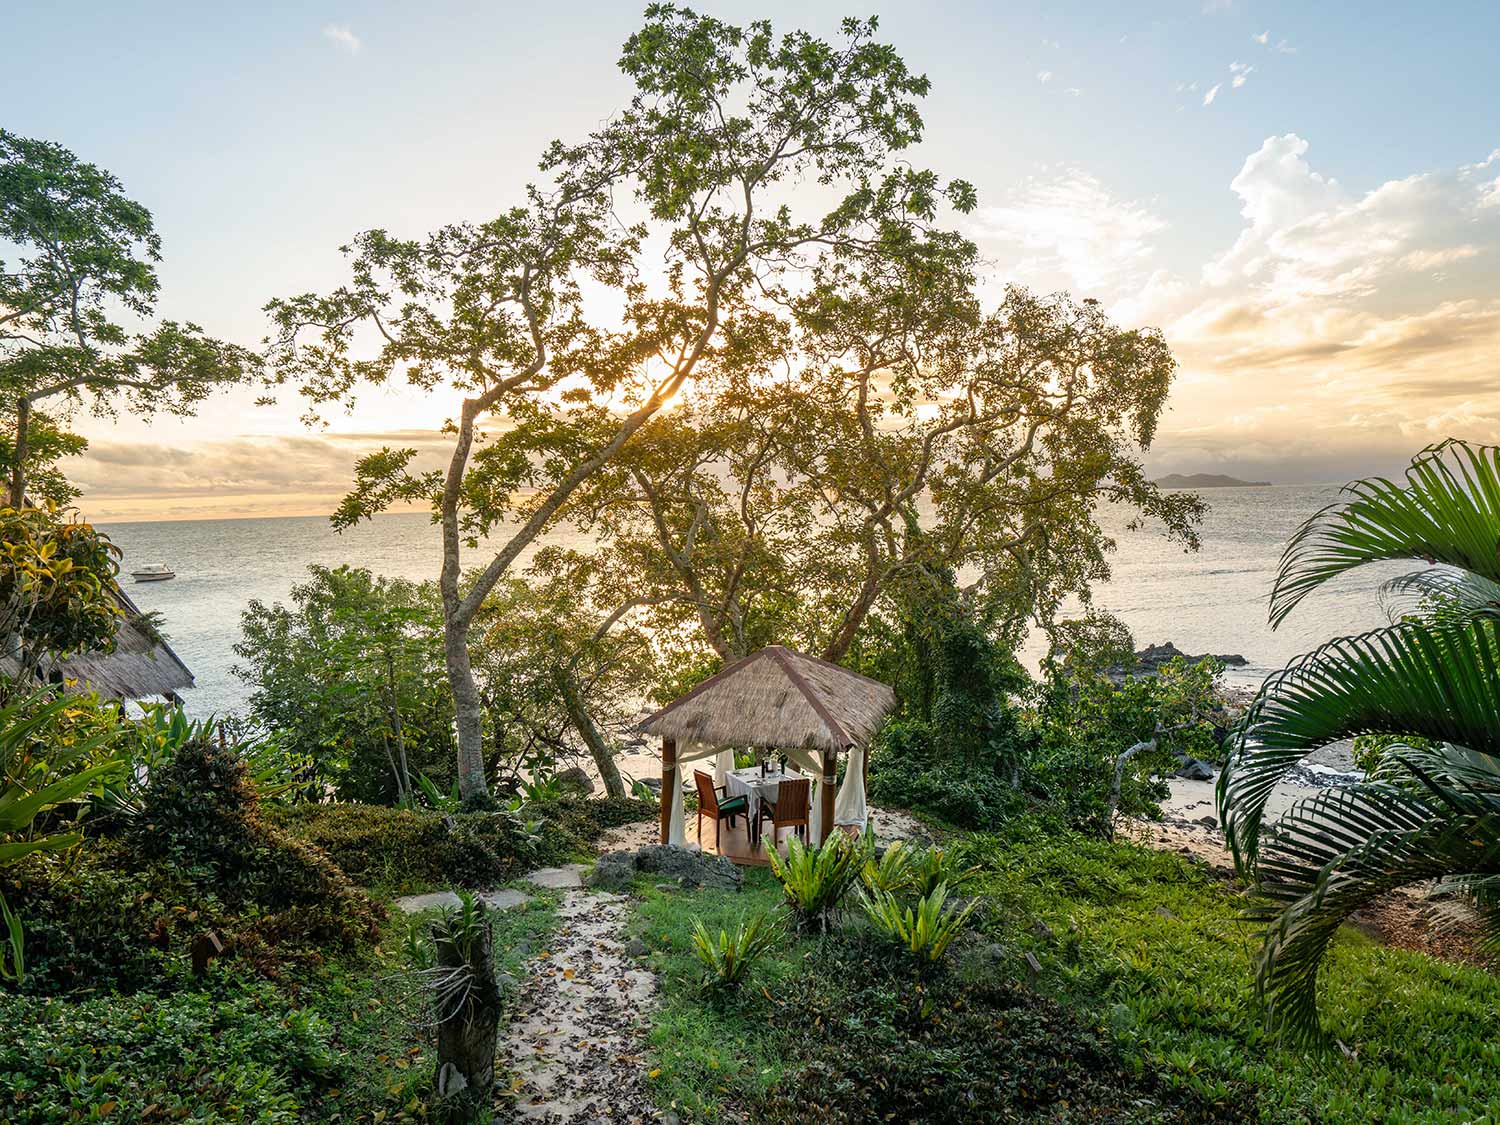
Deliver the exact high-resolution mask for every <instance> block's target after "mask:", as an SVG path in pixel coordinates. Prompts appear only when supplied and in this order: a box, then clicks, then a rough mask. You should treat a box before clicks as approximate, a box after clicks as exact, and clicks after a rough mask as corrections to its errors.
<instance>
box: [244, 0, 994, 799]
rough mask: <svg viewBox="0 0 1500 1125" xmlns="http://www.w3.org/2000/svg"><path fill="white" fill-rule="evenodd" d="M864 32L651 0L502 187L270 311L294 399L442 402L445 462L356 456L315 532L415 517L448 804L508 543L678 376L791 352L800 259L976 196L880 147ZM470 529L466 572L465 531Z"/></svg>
mask: <svg viewBox="0 0 1500 1125" xmlns="http://www.w3.org/2000/svg"><path fill="white" fill-rule="evenodd" d="M875 30H876V27H875V22H874V21H873V20H871V21H860V20H848V21H845V23H844V24H843V27H842V35H841V37H840V40H839V41H838V42H837V43H828V42H824V41H822V40H819V39H816V38H814V37H812V36H809V35H807V34H804V33H801V32H793V33H791V34H788V35H785V36H782V37H779V38H778V37H777V36H776V35H774V34H773V32H772V29H771V27H770V26H769V24H766V23H763V22H762V23H755V24H752V25H750V26H749V27H746V28H740V27H735V26H732V25H730V24H727V23H724V22H722V21H719V20H716V19H712V18H709V17H705V16H699V15H696V14H693V13H691V12H688V11H686V10H682V9H678V8H675V7H672V6H670V5H653V6H652V7H651V8H649V9H648V10H647V14H646V23H645V26H644V27H643V28H642V29H641V30H640V31H639V32H638V33H637V34H635V35H633V36H632V37H631V38H630V40H629V41H628V42H627V43H626V45H625V50H624V54H623V57H622V58H621V60H620V66H621V69H622V70H623V71H624V73H625V74H626V75H627V76H628V77H629V78H630V79H631V80H633V81H634V83H635V86H636V93H635V95H634V97H633V98H632V99H631V100H630V102H629V104H628V105H627V106H626V107H625V108H624V109H623V110H622V111H621V112H619V113H618V114H616V115H615V116H614V117H613V118H611V119H610V120H609V121H608V123H606V124H605V125H604V126H603V127H601V128H600V129H599V130H598V131H597V132H595V133H593V134H592V135H590V136H589V137H587V138H586V139H584V140H583V141H582V142H581V143H578V144H573V145H565V144H562V143H556V144H554V145H553V146H552V147H551V148H550V149H549V150H548V151H547V153H546V155H545V157H544V159H543V161H542V171H543V173H544V175H545V176H546V177H547V182H545V183H544V184H541V185H534V186H531V187H529V188H528V189H527V191H526V193H525V196H524V201H523V202H521V203H519V204H517V205H516V206H514V207H512V208H510V209H508V210H506V211H505V212H503V213H502V214H501V215H499V216H498V217H496V218H494V219H492V220H490V221H488V222H485V223H459V224H455V225H452V226H449V227H445V228H443V229H441V230H439V231H437V232H435V233H433V234H431V235H429V236H428V237H426V238H424V239H415V240H406V239H400V238H397V237H394V236H392V235H390V234H387V233H386V232H384V231H378V230H377V231H367V232H365V233H363V234H360V235H358V236H357V237H356V238H355V239H354V240H353V242H352V243H351V244H350V246H349V247H348V254H349V257H350V259H351V276H350V279H349V281H348V282H347V283H346V284H345V285H343V286H342V287H340V288H338V289H336V290H334V291H333V292H331V293H327V294H323V295H317V294H306V295H303V296H299V297H293V298H289V299H285V300H277V301H273V302H272V303H271V304H270V306H269V311H270V312H271V314H272V317H273V321H274V324H275V333H274V338H273V341H272V357H273V360H274V363H275V367H276V370H277V372H278V374H279V375H280V377H282V378H283V379H289V380H295V381H297V382H298V383H299V384H300V385H301V388H302V390H303V392H304V393H305V394H306V395H307V396H308V397H309V399H310V400H311V401H312V402H314V403H315V404H318V403H330V402H335V401H339V402H344V401H347V400H349V399H350V397H351V396H352V395H354V394H355V393H356V391H357V390H359V389H360V388H361V387H362V386H364V385H368V384H381V383H385V382H387V381H389V380H392V379H394V378H401V379H405V380H406V381H408V382H409V383H410V384H412V385H414V386H416V387H419V388H421V389H423V390H426V391H430V392H432V393H434V394H439V393H442V394H451V395H452V396H453V400H454V413H453V415H452V422H451V431H452V433H453V438H454V441H453V449H452V454H451V456H450V458H449V461H448V465H447V468H446V470H440V471H436V472H420V471H417V469H416V467H415V466H414V464H413V462H414V459H415V451H413V450H410V449H386V450H382V451H380V452H379V453H377V454H373V455H371V456H369V457H367V458H365V459H364V460H363V461H361V462H360V464H359V466H358V469H357V481H356V486H355V489H354V491H353V492H352V493H351V494H350V496H349V497H348V498H347V499H346V502H345V503H344V505H343V506H342V507H341V509H340V511H339V513H338V515H337V517H336V521H337V522H338V523H339V524H341V525H347V524H350V523H352V522H354V521H356V520H359V519H361V518H364V517H366V516H368V515H370V514H372V513H374V512H376V511H379V510H381V509H383V508H385V507H386V506H388V505H390V504H392V503H396V502H401V501H411V500H418V501H428V502H431V503H432V504H433V506H434V509H435V512H436V514H437V516H438V520H439V523H440V525H441V529H442V530H441V534H442V546H443V565H442V573H441V576H440V585H441V590H442V597H443V609H444V619H445V649H446V660H447V667H448V674H449V679H450V683H451V686H452V691H453V697H454V703H455V709H456V712H457V720H458V742H459V749H458V756H459V777H460V784H461V788H462V791H463V793H464V794H465V795H466V797H473V796H476V795H482V794H484V793H486V791H487V784H486V780H485V776H484V765H483V762H484V759H483V730H482V714H483V700H482V697H481V693H480V689H479V685H478V683H477V681H476V678H475V675H474V670H473V668H472V664H471V657H470V652H469V632H470V628H471V626H472V624H473V622H474V619H475V615H476V614H477V612H478V611H479V609H480V607H481V606H482V605H483V603H484V600H485V598H486V597H488V595H489V594H490V592H491V591H492V590H493V589H494V588H495V585H496V583H497V582H499V580H500V579H501V578H502V577H503V576H504V575H505V574H506V572H507V571H508V570H509V569H510V567H511V566H512V565H513V564H514V563H515V561H516V559H517V558H518V556H519V555H520V554H521V552H522V551H524V550H525V549H526V547H527V546H528V545H529V544H530V543H532V542H533V541H534V540H535V539H536V537H537V536H538V535H539V534H541V533H542V531H543V530H544V529H545V528H547V527H548V526H549V524H551V523H552V522H553V521H554V519H555V517H556V516H557V514H558V511H559V509H561V508H562V507H563V506H564V504H565V503H567V501H568V500H569V498H570V496H572V495H573V493H574V492H575V491H576V490H577V489H578V488H579V487H580V486H581V485H583V484H584V483H585V482H587V481H588V480H590V478H592V477H593V476H594V475H595V474H597V473H599V472H600V470H601V469H602V468H604V467H605V466H606V465H608V464H609V462H610V461H611V459H612V458H614V457H615V456H616V455H617V454H619V453H620V451H621V450H622V449H624V448H625V447H626V446H627V445H628V444H629V443H630V442H631V441H632V440H633V439H634V438H635V437H636V436H637V435H638V433H639V432H640V431H641V429H642V428H643V427H645V426H646V425H647V424H648V423H649V422H650V420H651V419H652V418H653V417H654V416H655V415H657V413H658V412H659V411H660V410H661V409H662V407H663V405H664V404H666V403H667V402H669V401H670V400H671V399H673V398H674V396H677V395H678V394H679V393H681V392H682V391H683V389H684V388H685V387H686V386H688V385H689V384H690V383H691V382H697V383H698V384H700V385H708V384H712V383H716V382H717V383H725V382H733V381H740V380H743V379H745V378H747V377H749V376H750V375H753V374H762V375H764V374H769V372H771V371H772V370H773V369H775V368H776V367H777V366H778V365H780V364H782V363H784V362H786V360H787V358H788V357H789V356H792V355H795V354H797V353H798V351H799V350H801V349H802V348H803V347H804V344H803V338H804V337H805V336H806V335H807V333H808V331H809V328H808V325H807V324H806V323H805V321H804V319H803V318H801V317H800V316H799V315H797V313H796V309H795V305H796V303H797V301H798V299H799V294H800V293H802V292H804V291H805V290H806V288H807V287H808V286H809V285H810V284H811V282H810V276H811V272H812V271H814V270H815V269H816V268H817V266H818V264H819V263H820V262H821V261H823V260H825V259H827V258H829V257H830V256H831V255H833V254H835V253H837V252H839V251H845V252H847V253H849V254H851V255H858V256H862V257H863V258H866V259H870V258H873V259H879V258H881V257H899V256H902V255H905V254H906V253H908V247H909V246H910V244H911V242H912V240H913V239H914V238H919V237H920V234H921V231H922V230H923V229H924V228H925V227H926V226H927V225H928V224H930V223H932V222H933V221H934V219H935V215H936V212H937V210H938V208H939V205H940V203H941V202H942V201H943V200H944V199H945V198H946V199H947V200H948V201H949V202H951V203H953V204H954V205H956V206H958V207H961V208H968V207H971V206H972V205H973V191H972V188H970V187H969V185H967V184H965V183H962V182H954V183H953V184H950V185H947V186H946V187H944V186H942V185H940V184H939V183H938V181H937V180H936V178H935V177H933V176H932V175H931V174H929V173H925V172H920V171H916V170H914V169H912V168H911V167H909V166H908V165H906V164H903V163H900V162H898V161H897V160H896V159H895V154H896V153H898V152H899V151H900V150H902V149H904V148H906V147H907V146H909V145H910V144H912V143H913V142H915V141H916V140H918V139H919V137H920V134H921V119H920V117H919V116H918V113H917V108H916V102H917V99H919V98H920V97H921V96H922V95H924V94H925V93H926V91H927V88H928V82H927V79H926V78H924V77H922V76H919V75H916V74H913V73H911V72H910V71H909V70H908V69H907V67H906V65H905V64H904V63H903V62H902V60H901V59H900V58H899V56H897V55H896V53H895V52H894V51H893V50H892V49H891V48H890V47H889V46H886V45H884V44H881V43H877V42H875V41H874V39H873V36H874V33H875ZM371 336H372V337H373V341H371V344H370V346H369V347H366V346H365V345H366V339H367V337H371ZM487 423H488V424H490V425H491V426H493V427H496V428H497V429H500V430H501V432H500V433H498V434H497V435H486V434H485V433H484V432H483V430H482V429H481V427H482V426H484V425H485V424H487ZM492 535H498V541H499V546H498V549H495V550H494V551H493V553H492V554H491V555H490V556H489V557H488V560H487V561H486V562H485V563H484V564H483V566H482V567H481V568H480V569H479V571H478V573H477V575H475V576H474V577H473V578H472V580H470V581H464V580H463V576H462V574H461V570H460V558H459V551H460V546H461V544H462V543H463V542H464V541H465V540H466V539H467V540H468V541H469V542H470V543H473V544H475V545H476V546H477V544H478V542H479V540H480V538H481V537H485V536H492ZM491 545H492V546H493V544H491Z"/></svg>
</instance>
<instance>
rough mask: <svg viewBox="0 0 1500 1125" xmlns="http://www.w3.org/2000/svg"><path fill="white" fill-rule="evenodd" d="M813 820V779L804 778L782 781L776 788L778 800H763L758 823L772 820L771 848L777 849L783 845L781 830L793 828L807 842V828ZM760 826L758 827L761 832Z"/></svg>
mask: <svg viewBox="0 0 1500 1125" xmlns="http://www.w3.org/2000/svg"><path fill="white" fill-rule="evenodd" d="M811 819H812V779H811V778H806V777H804V778H803V779H802V780H800V781H782V782H779V783H778V784H777V786H776V800H774V801H770V800H767V799H765V798H764V797H763V798H761V802H760V815H759V816H758V817H757V820H758V821H766V820H770V822H771V846H772V847H775V846H777V845H778V844H780V843H781V838H780V837H781V830H782V829H783V828H791V829H794V830H796V832H797V834H798V835H800V836H801V837H802V839H803V841H804V842H806V840H807V826H808V824H809V823H810V822H811ZM759 828H760V825H759V824H757V825H756V830H757V831H759Z"/></svg>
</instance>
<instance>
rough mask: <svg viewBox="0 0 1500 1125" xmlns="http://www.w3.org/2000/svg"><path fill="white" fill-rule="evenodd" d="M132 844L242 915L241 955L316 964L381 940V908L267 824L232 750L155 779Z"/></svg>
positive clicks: (322, 857) (186, 757) (199, 757)
mask: <svg viewBox="0 0 1500 1125" xmlns="http://www.w3.org/2000/svg"><path fill="white" fill-rule="evenodd" d="M127 839H128V841H129V842H130V843H131V844H133V845H134V846H135V848H136V850H137V851H138V853H139V854H140V855H141V856H142V857H143V858H145V859H147V860H152V861H155V862H157V863H163V864H169V865H172V866H174V867H175V868H177V869H178V870H179V871H180V872H181V873H182V874H183V875H185V876H186V877H187V878H188V879H190V880H192V881H193V882H194V883H196V884H198V885H199V886H201V887H204V888H206V889H207V890H209V891H210V892H211V893H212V894H214V895H215V896H217V898H218V899H219V900H221V901H222V902H223V903H224V904H225V905H226V906H228V907H230V908H231V909H233V910H235V911H236V912H238V913H239V915H240V916H241V918H240V921H239V922H238V923H237V924H236V927H235V933H234V934H233V935H232V940H233V944H234V945H236V946H237V947H238V951H239V952H241V953H249V954H252V955H254V954H255V953H256V952H257V949H258V947H261V946H268V947H273V948H274V949H275V950H276V951H278V952H279V953H281V954H286V953H292V954H295V955H301V956H305V957H308V958H311V959H314V960H316V959H319V958H320V957H321V952H320V951H321V950H325V949H327V948H330V947H331V948H335V949H339V950H343V951H350V952H353V951H356V950H358V949H360V948H361V947H364V946H367V945H368V944H369V943H370V942H371V941H373V940H374V938H375V936H376V933H377V928H378V927H377V920H378V918H379V916H380V909H379V907H377V906H376V905H375V904H374V903H372V902H370V900H369V899H368V898H366V897H365V896H364V895H363V894H361V893H360V892H359V891H358V890H357V889H356V888H355V887H354V886H353V885H352V884H351V883H350V882H349V880H348V879H347V878H346V877H345V875H344V873H343V872H342V871H341V870H339V868H338V867H337V866H335V864H334V863H333V862H332V861H331V860H330V859H329V858H328V856H327V855H326V854H325V853H323V852H321V851H318V850H317V849H315V848H313V847H311V846H309V845H308V844H307V843H306V842H304V841H302V840H298V839H297V838H295V837H294V836H292V835H290V834H289V833H286V832H284V831H282V830H281V829H279V828H277V827H275V826H274V825H272V824H271V823H269V822H268V821H267V820H266V819H264V818H263V817H262V816H261V813H260V808H259V804H258V800H257V797H256V791H255V786H254V784H253V782H252V781H251V780H250V775H249V771H248V769H247V768H246V765H245V761H244V759H243V758H242V757H241V756H240V755H239V754H237V753H235V752H234V751H233V750H230V749H227V748H223V747H219V746H217V745H215V744H213V743H212V742H209V741H206V740H202V741H198V742H193V743H189V744H188V745H187V746H184V747H182V748H181V749H180V750H178V752H177V753H176V754H175V755H174V756H173V758H172V759H171V760H170V761H169V762H168V763H167V764H166V765H165V766H163V767H162V768H161V769H160V770H158V771H157V772H156V774H155V775H154V776H153V777H152V779H151V781H150V783H149V785H148V786H147V789H146V792H145V795H144V809H143V811H142V812H141V814H140V815H139V816H137V817H135V818H134V819H133V821H132V823H131V824H130V826H129V829H128V832H127ZM261 964H262V967H263V968H267V969H269V968H271V967H272V966H273V965H274V960H272V959H270V958H262V959H261Z"/></svg>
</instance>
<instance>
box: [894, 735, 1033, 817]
mask: <svg viewBox="0 0 1500 1125" xmlns="http://www.w3.org/2000/svg"><path fill="white" fill-rule="evenodd" d="M870 801H871V802H872V803H873V804H877V805H881V806H883V807H886V808H898V809H913V810H915V811H917V812H921V813H926V814H928V815H929V816H933V817H936V818H937V819H939V820H942V821H944V822H946V823H948V824H952V825H956V826H958V827H960V828H979V829H983V828H997V827H999V826H1000V825H1001V824H1003V823H1004V822H1005V821H1006V820H1007V819H1008V818H1009V817H1011V816H1014V815H1016V813H1017V812H1018V811H1019V810H1020V809H1021V808H1023V807H1024V804H1025V802H1024V800H1023V798H1022V797H1021V794H1020V793H1018V792H1017V791H1016V790H1015V789H1014V788H1012V787H1011V785H1010V784H1009V783H1008V782H1006V781H1004V780H1002V779H1001V778H999V777H997V776H996V775H995V774H993V773H990V772H988V771H985V770H974V769H970V768H969V767H966V766H961V765H958V764H957V763H951V762H948V763H944V762H935V761H932V760H930V759H927V758H925V757H920V756H918V757H908V756H906V755H905V754H903V753H901V752H900V751H899V750H894V749H893V748H892V746H891V744H890V743H887V742H886V741H885V740H884V739H882V740H881V744H880V745H877V748H876V751H875V753H874V754H873V755H872V756H871V758H870Z"/></svg>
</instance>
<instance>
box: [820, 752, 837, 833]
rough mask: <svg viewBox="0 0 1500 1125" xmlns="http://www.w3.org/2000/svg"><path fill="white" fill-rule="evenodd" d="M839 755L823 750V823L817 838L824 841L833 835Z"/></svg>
mask: <svg viewBox="0 0 1500 1125" xmlns="http://www.w3.org/2000/svg"><path fill="white" fill-rule="evenodd" d="M838 769H839V756H838V753H837V752H836V751H834V750H832V749H826V750H824V751H823V800H822V805H823V817H822V819H823V823H822V825H821V827H819V829H818V839H819V840H820V841H823V842H826V841H827V840H828V838H829V837H831V836H832V835H833V802H834V792H833V789H834V781H835V780H836V779H837V777H838Z"/></svg>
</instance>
